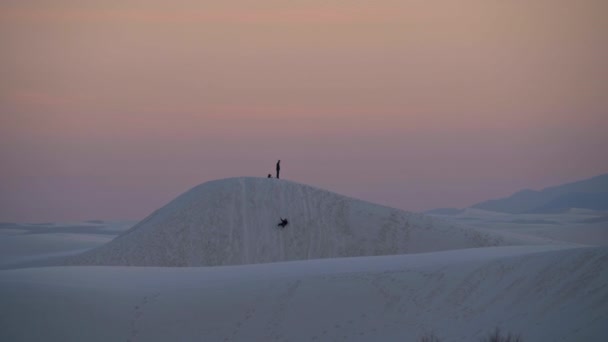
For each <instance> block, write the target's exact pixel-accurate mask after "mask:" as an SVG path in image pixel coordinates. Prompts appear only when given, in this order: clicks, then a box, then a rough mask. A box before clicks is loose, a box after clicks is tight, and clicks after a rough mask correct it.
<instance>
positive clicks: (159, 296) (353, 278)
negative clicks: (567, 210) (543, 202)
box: [0, 246, 608, 342]
mask: <svg viewBox="0 0 608 342" xmlns="http://www.w3.org/2000/svg"><path fill="white" fill-rule="evenodd" d="M0 293H1V294H2V295H0V306H1V307H2V308H3V309H2V316H0V317H1V318H0V340H3V341H28V340H45V341H85V340H86V341H110V340H111V341H415V340H416V339H417V338H418V337H419V336H421V335H423V334H424V333H425V332H428V331H434V332H435V334H436V335H437V336H438V337H440V338H441V339H442V340H443V341H475V340H478V338H479V337H481V336H482V335H483V334H485V333H486V332H487V331H489V330H492V329H493V327H494V326H496V325H499V326H501V327H503V328H504V329H507V330H510V331H514V332H520V333H522V334H523V336H524V338H525V341H591V342H593V341H606V339H607V338H608V325H606V324H605V323H606V322H607V321H608V248H605V247H602V248H567V247H563V246H562V247H559V246H511V247H491V248H477V249H465V250H456V251H446V252H435V253H427V254H412V255H399V256H380V257H362V258H343V259H331V260H330V259H324V260H309V261H296V262H286V263H271V264H259V265H244V266H224V267H213V268H154V267H152V268H142V267H90V266H89V267H48V268H39V269H22V270H11V271H2V272H0Z"/></svg>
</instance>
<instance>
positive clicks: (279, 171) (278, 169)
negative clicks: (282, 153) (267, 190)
mask: <svg viewBox="0 0 608 342" xmlns="http://www.w3.org/2000/svg"><path fill="white" fill-rule="evenodd" d="M279 173H281V161H280V160H279V161H278V162H277V179H279Z"/></svg>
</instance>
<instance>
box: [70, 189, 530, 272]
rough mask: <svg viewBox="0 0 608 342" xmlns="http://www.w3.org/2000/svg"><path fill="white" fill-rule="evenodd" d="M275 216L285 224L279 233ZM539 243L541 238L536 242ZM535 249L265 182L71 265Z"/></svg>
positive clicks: (168, 217) (199, 193)
mask: <svg viewBox="0 0 608 342" xmlns="http://www.w3.org/2000/svg"><path fill="white" fill-rule="evenodd" d="M280 217H286V218H288V219H289V220H290V224H289V225H288V226H287V228H285V229H283V230H280V229H278V228H277V223H278V222H279V218H280ZM537 240H540V239H537ZM525 243H538V241H536V240H535V239H529V238H523V239H522V238H517V237H512V236H511V237H506V236H501V235H500V234H499V233H491V232H487V231H484V230H483V229H476V228H463V227H459V226H457V225H453V224H449V223H446V222H444V221H441V220H439V219H434V218H430V217H427V216H425V215H422V214H414V213H409V212H405V211H401V210H397V209H393V208H389V207H384V206H380V205H376V204H373V203H368V202H364V201H360V200H356V199H352V198H348V197H345V196H341V195H338V194H335V193H331V192H329V191H325V190H321V189H317V188H314V187H311V186H307V185H303V184H298V183H294V182H289V181H285V180H276V179H266V178H232V179H224V180H218V181H213V182H208V183H204V184H202V185H199V186H197V187H195V188H193V189H191V190H190V191H187V192H186V193H184V194H183V195H181V196H179V197H178V198H176V199H175V200H173V201H172V202H170V203H169V204H167V205H166V206H164V207H163V208H161V209H159V210H157V211H155V212H154V213H153V214H151V215H150V216H149V217H147V218H146V219H144V220H143V221H142V222H140V223H139V224H137V225H136V226H134V227H133V228H132V229H131V230H129V231H128V232H126V233H124V234H123V235H121V236H119V237H117V238H116V239H114V240H113V241H112V242H110V243H108V244H106V245H104V246H102V247H100V248H97V249H95V250H92V251H89V252H87V253H85V254H83V255H81V256H78V257H73V258H70V259H69V260H68V261H67V263H68V264H70V265H134V266H211V265H239V264H253V263H265V262H277V261H288V260H306V259H317V258H334V257H349V256H372V255H392V254H404V253H420V252H431V251H440V250H449V249H459V248H471V247H483V246H495V245H512V244H525Z"/></svg>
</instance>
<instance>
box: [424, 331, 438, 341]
mask: <svg viewBox="0 0 608 342" xmlns="http://www.w3.org/2000/svg"><path fill="white" fill-rule="evenodd" d="M420 342H440V340H439V337H437V336H435V334H433V333H429V334H426V335H424V336H422V337H421V338H420Z"/></svg>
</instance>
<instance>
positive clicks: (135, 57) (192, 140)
mask: <svg viewBox="0 0 608 342" xmlns="http://www.w3.org/2000/svg"><path fill="white" fill-rule="evenodd" d="M607 13H608V2H607V1H605V0H582V1H575V0H572V1H563V0H531V1H530V0H526V1H523V0H513V1H499V0H479V1H470V0H466V1H447V0H446V1H422V0H419V1H408V0H373V1H358V0H351V1H344V0H341V1H337V0H323V1H320V0H306V1H301V0H290V1H285V0H280V1H279V0H228V1H204V0H203V1H200V0H199V1H182V0H177V1H158V0H151V1H135V0H120V1H116V0H103V1H102V0H90V1H86V0H52V1H51V0H48V1H33V0H30V1H28V0H8V1H7V0H3V1H2V2H1V3H0V44H1V47H2V51H1V53H0V70H1V77H2V81H1V82H0V164H1V171H0V221H18V222H21V221H34V222H35V221H70V220H83V219H141V218H143V217H144V216H146V215H147V214H149V213H150V212H151V211H153V210H155V209H157V208H158V207H160V206H162V205H163V204H165V203H166V202H167V201H169V200H171V199H172V198H174V197H175V196H177V195H178V194H180V193H181V192H183V191H185V190H187V189H189V188H191V187H192V186H195V185H197V184H199V183H201V182H204V181H208V180H213V179H217V178H224V177H233V176H260V177H265V176H266V174H268V173H270V172H272V171H273V169H274V164H275V162H276V160H277V159H282V160H283V162H282V164H283V169H282V174H283V175H284V177H285V178H286V179H290V180H294V181H298V182H302V183H307V184H311V185H315V186H318V187H322V188H326V189H329V190H332V191H336V192H339V193H342V194H345V195H350V196H354V197H358V198H361V199H365V200H369V201H373V202H377V203H381V204H386V205H390V206H393V207H397V208H402V209H406V210H425V209H431V208H436V207H448V206H449V207H464V206H468V205H471V204H473V203H475V202H478V201H481V200H485V199H489V198H495V197H502V196H505V195H509V194H511V193H512V192H515V191H517V190H520V189H522V188H533V189H539V188H542V187H545V186H550V185H557V184H560V183H564V182H568V181H574V180H578V179H582V178H587V177H590V176H594V175H598V174H601V173H606V172H608V62H607V61H608V35H607V33H608V19H607Z"/></svg>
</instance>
